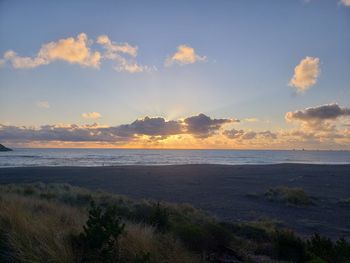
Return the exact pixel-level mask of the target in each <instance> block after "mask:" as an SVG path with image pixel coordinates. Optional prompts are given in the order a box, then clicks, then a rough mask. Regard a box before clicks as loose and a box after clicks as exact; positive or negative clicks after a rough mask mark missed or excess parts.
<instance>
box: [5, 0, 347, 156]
mask: <svg viewBox="0 0 350 263" xmlns="http://www.w3.org/2000/svg"><path fill="white" fill-rule="evenodd" d="M349 27H350V1H349V0H308V1H306V0H290V1H277V0H274V1H272V0H271V1H270V0H266V1H261V0H255V1H254V0H250V1H245V0H241V1H240V0H236V1H228V0H219V1H212V0H211V1H209V0H201V1H194V0H193V1H189V0H186V1H185V0H183V1H181V0H178V1H167V0H164V1H152V0H149V1H140V0H139V1H133V0H128V1H97V0H96V1H92V0H84V1H83V0H81V1H78V0H77V1H68V0H67V1H65V0H63V1H44V0H42V1H36V0H33V1H17V0H11V1H10V0H2V1H0V143H2V144H6V145H7V146H11V147H101V148H110V147H111V148H191V149H193V148H210V149H216V148H217V149H302V148H305V149H320V150H328V149H333V150H350V30H349Z"/></svg>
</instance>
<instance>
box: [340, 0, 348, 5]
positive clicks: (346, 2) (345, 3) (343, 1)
mask: <svg viewBox="0 0 350 263" xmlns="http://www.w3.org/2000/svg"><path fill="white" fill-rule="evenodd" d="M339 3H340V4H342V5H345V6H350V0H340V1H339Z"/></svg>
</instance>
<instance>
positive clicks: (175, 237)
mask: <svg viewBox="0 0 350 263" xmlns="http://www.w3.org/2000/svg"><path fill="white" fill-rule="evenodd" d="M92 203H93V204H94V205H93V206H91V204H92ZM103 229H104V230H103ZM96 230H98V231H96ZM102 232H103V233H104V234H101V233H102ZM329 242H330V243H329ZM329 244H331V245H329ZM320 246H321V247H322V246H326V248H325V249H319V247H320ZM322 253H323V254H322ZM341 253H343V254H341ZM347 253H348V254H349V253H350V246H349V244H348V243H347V242H346V241H345V240H338V243H334V242H332V241H329V240H328V239H325V238H317V237H315V238H313V239H309V240H303V239H301V238H300V237H298V236H297V235H296V234H294V233H293V232H292V231H290V230H283V229H280V225H279V222H276V221H273V220H268V219H264V220H260V221H256V222H245V223H240V224H235V223H229V222H226V223H220V222H218V221H217V220H216V219H214V218H213V217H211V216H209V215H208V214H206V213H204V212H203V211H200V210H197V209H195V208H193V207H192V206H190V205H187V204H171V203H165V202H160V203H159V202H155V201H152V200H132V199H129V198H126V197H124V196H118V195H112V194H108V193H105V192H91V191H88V190H86V189H82V188H77V187H72V186H70V185H67V184H42V183H37V184H22V185H1V186H0V262H135V263H136V262H138V263H142V262H143V263H147V262H155V263H158V262H171V263H177V262H185V263H186V262H220V260H224V259H225V260H231V261H228V262H280V260H282V261H283V260H285V261H292V262H307V261H308V260H311V259H315V260H316V259H317V260H318V259H322V260H325V259H328V258H329V255H335V254H337V255H338V254H339V255H340V256H339V257H338V259H337V260H338V261H336V262H341V263H342V262H348V261H345V260H344V258H346V256H347V255H348V254H347ZM349 255H350V254H349Z"/></svg>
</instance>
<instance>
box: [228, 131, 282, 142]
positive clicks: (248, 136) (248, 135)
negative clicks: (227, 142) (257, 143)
mask: <svg viewBox="0 0 350 263" xmlns="http://www.w3.org/2000/svg"><path fill="white" fill-rule="evenodd" d="M223 135H225V136H226V137H227V138H229V139H234V140H238V141H243V140H252V139H256V138H265V139H272V140H274V139H277V134H276V133H273V132H271V131H263V132H255V131H244V130H236V129H231V130H225V131H224V132H223Z"/></svg>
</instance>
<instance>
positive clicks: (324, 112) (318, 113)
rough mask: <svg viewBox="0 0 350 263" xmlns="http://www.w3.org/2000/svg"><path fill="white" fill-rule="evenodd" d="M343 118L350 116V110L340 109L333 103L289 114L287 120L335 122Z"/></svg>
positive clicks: (286, 116)
mask: <svg viewBox="0 0 350 263" xmlns="http://www.w3.org/2000/svg"><path fill="white" fill-rule="evenodd" d="M342 116H350V108H345V107H340V106H339V105H338V104H337V103H333V104H325V105H321V106H317V107H310V108H306V109H304V110H297V111H294V112H287V113H286V115H285V118H286V120H288V121H294V120H299V121H304V122H314V121H316V122H319V121H324V120H335V119H337V118H339V117H342Z"/></svg>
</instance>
